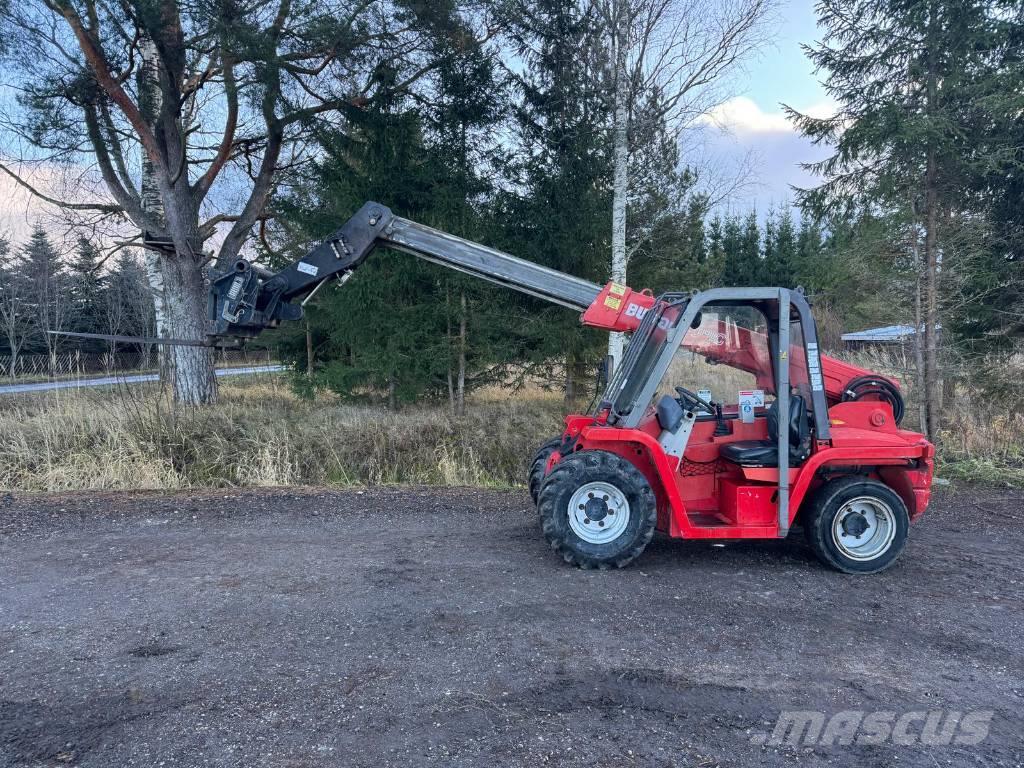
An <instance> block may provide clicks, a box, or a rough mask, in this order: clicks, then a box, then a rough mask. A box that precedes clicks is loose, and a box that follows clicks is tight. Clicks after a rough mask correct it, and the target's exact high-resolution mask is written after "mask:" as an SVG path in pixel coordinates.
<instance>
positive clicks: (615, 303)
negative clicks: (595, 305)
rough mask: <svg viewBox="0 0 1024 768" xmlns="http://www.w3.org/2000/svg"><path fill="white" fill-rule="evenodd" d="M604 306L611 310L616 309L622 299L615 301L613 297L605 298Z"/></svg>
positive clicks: (620, 304)
mask: <svg viewBox="0 0 1024 768" xmlns="http://www.w3.org/2000/svg"><path fill="white" fill-rule="evenodd" d="M604 305H605V306H606V307H611V308H612V309H618V308H619V307H621V306H622V299H616V298H615V297H614V296H605V299H604Z"/></svg>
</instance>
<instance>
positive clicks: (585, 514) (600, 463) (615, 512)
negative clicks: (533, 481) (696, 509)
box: [538, 451, 658, 569]
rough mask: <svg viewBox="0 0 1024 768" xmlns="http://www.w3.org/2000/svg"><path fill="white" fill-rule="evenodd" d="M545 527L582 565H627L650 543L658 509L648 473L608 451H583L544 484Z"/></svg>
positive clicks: (550, 540)
mask: <svg viewBox="0 0 1024 768" xmlns="http://www.w3.org/2000/svg"><path fill="white" fill-rule="evenodd" d="M538 508H539V510H540V520H541V529H542V530H543V532H544V538H545V539H547V541H548V543H549V544H550V545H551V548H552V549H554V550H555V551H556V552H558V553H559V554H560V555H561V556H562V558H563V559H564V560H565V561H566V562H567V563H572V564H573V565H577V566H579V567H581V568H601V569H607V568H622V567H623V566H626V565H628V564H629V563H631V562H632V561H633V560H635V559H636V558H637V557H639V556H640V554H641V553H642V552H643V551H644V549H645V548H646V547H647V544H648V543H649V542H650V540H651V538H652V537H653V536H654V528H655V525H656V523H657V518H658V512H657V505H656V503H655V500H654V491H652V490H651V486H650V483H648V482H647V478H645V477H644V476H643V474H642V473H641V472H640V470H638V469H637V468H636V467H634V466H633V465H632V464H631V463H629V462H628V461H626V460H625V459H623V458H621V457H619V456H616V455H615V454H614V453H608V452H607V451H578V452H576V453H573V454H572V455H570V456H566V457H565V458H563V459H562V460H561V461H559V462H558V464H556V465H555V466H554V467H553V468H552V470H551V472H550V473H549V474H548V476H547V477H546V478H544V482H543V484H542V486H541V490H540V501H539V504H538Z"/></svg>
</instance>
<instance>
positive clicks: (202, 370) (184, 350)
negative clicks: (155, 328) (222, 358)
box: [160, 254, 217, 405]
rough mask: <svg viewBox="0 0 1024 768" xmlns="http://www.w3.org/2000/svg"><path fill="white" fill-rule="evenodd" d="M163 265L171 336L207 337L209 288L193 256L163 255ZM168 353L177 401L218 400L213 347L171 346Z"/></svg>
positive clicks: (168, 329)
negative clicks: (205, 322) (206, 317)
mask: <svg viewBox="0 0 1024 768" xmlns="http://www.w3.org/2000/svg"><path fill="white" fill-rule="evenodd" d="M160 266H161V272H162V274H163V284H164V290H163V295H164V312H165V321H166V327H167V332H168V335H170V336H171V337H173V338H178V339H202V338H204V335H205V333H206V328H205V327H204V318H205V316H206V300H207V288H206V283H205V281H204V280H203V275H202V273H201V271H200V270H199V269H197V268H196V265H195V264H194V263H193V262H192V260H191V259H190V258H187V257H184V256H181V255H170V254H169V255H166V256H165V255H163V254H161V257H160ZM164 356H165V358H166V360H167V367H168V371H169V373H170V376H171V381H172V382H173V387H174V400H175V402H178V403H184V404H186V405H203V404H207V403H213V402H216V400H217V377H216V376H215V375H214V355H213V350H212V349H210V348H209V347H187V346H169V347H167V348H166V350H165V353H164Z"/></svg>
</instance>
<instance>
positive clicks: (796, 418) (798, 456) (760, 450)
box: [719, 395, 811, 467]
mask: <svg viewBox="0 0 1024 768" xmlns="http://www.w3.org/2000/svg"><path fill="white" fill-rule="evenodd" d="M767 419H768V439H767V440H738V441H736V442H735V443H726V444H725V445H723V446H722V448H721V450H720V451H719V455H720V456H721V457H722V458H723V459H727V460H728V461H733V462H736V463H737V464H742V465H743V466H745V467H777V466H778V465H779V454H778V442H779V405H778V401H777V400H776V401H775V402H774V403H772V404H771V407H769V408H768V414H767ZM788 427H789V466H791V467H795V466H799V465H800V464H802V463H803V462H804V461H805V460H806V459H807V457H808V456H809V455H810V442H811V441H810V436H811V435H810V425H809V424H808V421H807V407H806V406H805V405H804V399H803V398H802V397H801V396H800V395H791V396H790V398H789V419H788Z"/></svg>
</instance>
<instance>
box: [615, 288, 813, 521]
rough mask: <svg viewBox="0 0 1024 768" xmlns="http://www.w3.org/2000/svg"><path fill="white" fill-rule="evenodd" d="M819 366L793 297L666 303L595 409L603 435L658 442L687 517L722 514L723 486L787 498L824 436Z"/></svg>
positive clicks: (736, 292) (738, 292) (804, 310)
mask: <svg viewBox="0 0 1024 768" xmlns="http://www.w3.org/2000/svg"><path fill="white" fill-rule="evenodd" d="M818 359H819V358H818V349H817V338H816V331H815V328H814V320H813V318H812V317H811V314H810V308H809V306H808V304H807V302H806V300H805V299H804V298H803V296H802V294H800V293H797V292H793V291H789V290H787V289H782V288H736V289H715V290H712V291H706V292H703V293H698V294H693V295H681V294H666V295H664V296H662V297H660V298H659V301H658V302H657V303H656V304H655V306H654V307H653V308H652V309H651V310H650V311H649V312H648V314H647V316H645V317H644V320H643V323H642V324H641V326H640V328H638V329H637V331H636V333H634V335H633V338H632V340H631V341H630V345H629V347H628V348H627V351H626V354H625V355H624V357H623V361H622V365H621V366H620V369H619V371H617V372H616V373H615V375H614V376H613V378H612V381H611V383H610V384H609V388H608V392H607V395H606V397H605V400H604V402H603V403H602V408H604V409H607V414H608V424H609V425H610V426H619V427H622V428H626V429H640V430H642V431H645V432H648V433H649V434H651V435H652V436H653V437H656V438H657V440H658V442H659V444H660V445H661V447H662V449H664V451H665V454H666V455H667V456H668V457H670V459H671V460H672V461H674V462H675V466H676V474H677V477H678V478H686V482H685V483H682V482H680V483H679V489H680V495H681V496H682V497H683V498H684V499H685V501H686V503H687V507H688V508H690V509H695V510H703V511H705V512H706V513H708V514H712V515H719V516H720V515H721V512H722V510H721V509H720V503H719V501H718V500H719V499H721V498H723V496H727V495H728V494H727V493H723V492H722V489H723V488H726V487H727V486H729V484H732V486H735V487H736V488H740V487H747V485H748V484H751V483H754V484H768V485H770V486H774V487H775V488H776V489H777V490H779V491H783V490H784V491H786V492H787V493H788V483H789V471H788V470H790V469H792V468H794V467H799V466H800V465H801V464H803V463H804V462H805V461H806V460H807V459H808V458H809V457H810V456H811V454H812V452H813V450H814V446H815V444H816V442H815V441H816V440H828V439H829V427H828V414H827V404H826V401H825V395H824V388H823V386H822V382H821V375H820V364H819V362H818ZM780 468H785V469H786V470H787V471H786V472H785V473H783V472H780V471H779V470H780ZM729 487H730V488H731V486H729ZM769 490H771V488H769ZM773 498H780V499H783V498H788V497H787V495H786V493H781V492H780V493H776V494H774V495H773ZM785 505H786V502H785V501H782V502H781V504H780V507H785ZM772 506H773V507H774V506H775V505H774V504H773V505H772ZM774 516H775V512H774V509H773V511H772V517H773V518H774ZM779 519H780V520H781V519H782V514H781V511H780V513H779ZM730 522H733V523H735V522H737V521H736V520H735V519H732V520H731V521H730ZM764 522H767V521H764Z"/></svg>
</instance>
